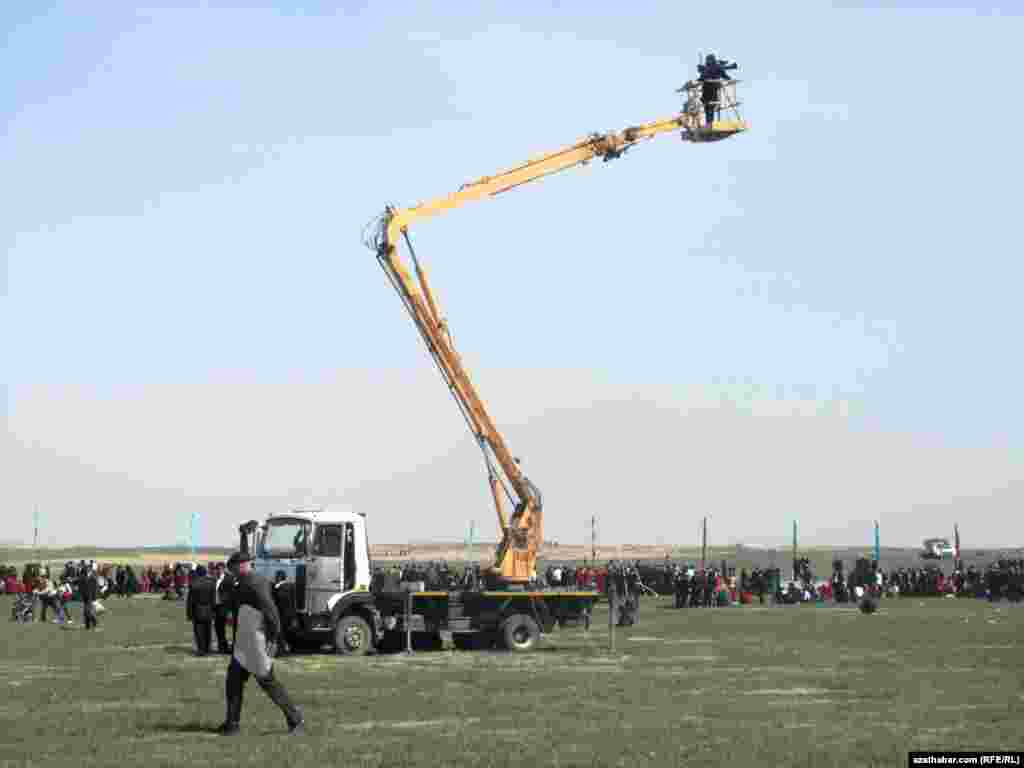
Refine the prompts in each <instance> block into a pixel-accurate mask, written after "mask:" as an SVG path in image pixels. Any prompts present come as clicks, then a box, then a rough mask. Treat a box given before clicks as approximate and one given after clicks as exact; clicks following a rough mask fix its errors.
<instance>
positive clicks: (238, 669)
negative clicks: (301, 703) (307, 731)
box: [218, 552, 305, 736]
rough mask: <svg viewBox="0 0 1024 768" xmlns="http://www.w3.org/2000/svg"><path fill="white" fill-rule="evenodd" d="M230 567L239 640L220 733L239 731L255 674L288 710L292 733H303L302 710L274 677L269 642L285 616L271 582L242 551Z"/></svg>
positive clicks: (226, 683) (272, 697) (225, 685)
mask: <svg viewBox="0 0 1024 768" xmlns="http://www.w3.org/2000/svg"><path fill="white" fill-rule="evenodd" d="M228 569H229V570H230V571H232V572H233V573H234V574H235V575H236V576H237V581H236V583H235V586H234V587H233V589H232V590H231V596H230V605H231V607H232V608H233V612H234V615H235V622H236V624H235V643H234V652H233V654H232V656H231V663H230V664H229V665H228V675H227V680H226V681H225V684H224V692H225V696H226V698H227V717H226V718H225V720H224V723H223V725H221V726H220V728H219V729H218V732H219V733H221V734H224V735H225V736H228V735H233V734H236V733H238V732H239V723H240V720H241V717H242V694H243V692H244V691H245V684H246V683H247V682H248V680H249V676H250V675H253V676H255V678H256V682H257V683H259V686H260V688H262V689H263V692H264V693H266V694H267V696H269V697H270V700H271V701H273V702H274V703H275V704H276V705H277V706H278V707H279V708H280V709H281V712H283V713H284V716H285V720H286V721H287V722H288V733H290V734H295V735H300V734H302V733H303V732H304V726H305V720H304V719H303V716H302V710H301V709H299V708H298V707H296V706H295V705H294V704H292V702H291V699H290V698H289V697H288V692H287V691H286V690H285V688H284V686H283V685H281V683H280V681H278V680H277V679H276V678H275V677H274V659H273V657H272V656H271V655H270V653H269V652H268V650H267V643H268V642H271V643H272V642H274V641H275V640H277V638H278V637H280V635H281V617H280V616H279V614H278V612H277V607H276V606H275V605H274V598H273V597H272V596H271V589H270V582H269V581H268V580H267V579H265V578H264V577H263V576H260V575H258V574H256V573H253V571H252V559H251V558H250V557H249V555H247V554H244V553H241V552H236V553H235V554H233V555H232V556H231V558H230V559H229V560H228Z"/></svg>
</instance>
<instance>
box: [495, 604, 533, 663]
mask: <svg viewBox="0 0 1024 768" xmlns="http://www.w3.org/2000/svg"><path fill="white" fill-rule="evenodd" d="M501 639H502V642H503V643H504V645H505V648H507V649H508V650H510V651H513V652H516V653H522V652H524V651H530V650H533V648H534V647H536V645H537V643H538V642H539V641H540V627H538V626H537V622H536V621H534V620H533V618H532V617H530V616H527V615H526V614H525V613H516V614H513V615H512V616H509V617H508V618H507V619H505V623H504V624H502V625H501Z"/></svg>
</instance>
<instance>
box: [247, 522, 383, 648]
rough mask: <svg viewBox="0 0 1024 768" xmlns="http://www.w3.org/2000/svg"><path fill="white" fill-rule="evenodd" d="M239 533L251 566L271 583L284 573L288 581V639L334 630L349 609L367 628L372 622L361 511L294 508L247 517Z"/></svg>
mask: <svg viewBox="0 0 1024 768" xmlns="http://www.w3.org/2000/svg"><path fill="white" fill-rule="evenodd" d="M239 532H240V534H241V538H240V542H239V546H240V549H241V550H242V551H244V552H248V553H249V554H250V555H251V556H252V558H253V570H254V571H255V572H256V573H258V574H260V575H261V576H265V577H266V578H267V579H269V580H270V581H271V583H274V582H275V581H277V580H278V576H279V575H283V577H284V580H285V581H286V582H287V583H288V584H289V585H290V587H291V589H290V590H289V592H290V594H292V595H293V596H294V597H293V600H294V614H295V615H294V619H295V620H294V621H293V622H292V626H291V627H290V628H289V634H291V635H292V636H293V637H300V636H308V635H311V634H318V633H334V632H335V631H336V627H337V624H338V622H339V621H340V620H341V619H342V618H343V617H344V616H345V615H347V614H349V613H353V612H354V613H356V614H357V615H363V614H365V615H363V619H364V620H365V621H366V622H367V624H368V627H367V629H369V627H371V626H372V625H373V616H372V597H371V596H370V548H369V542H368V539H367V533H366V516H365V515H364V514H360V513H358V512H354V511H353V510H352V509H350V508H348V507H345V506H328V507H316V508H301V509H294V510H291V511H289V512H286V513H283V514H273V515H269V516H268V517H267V518H266V519H265V520H264V521H263V522H258V521H256V520H250V521H248V522H246V523H243V524H242V525H240V526H239ZM361 608H365V609H366V610H360V609H361ZM282 618H284V617H282ZM360 639H361V638H360ZM365 642H368V643H369V642H372V641H371V639H370V638H369V637H367V638H365Z"/></svg>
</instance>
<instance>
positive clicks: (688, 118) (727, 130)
mask: <svg viewBox="0 0 1024 768" xmlns="http://www.w3.org/2000/svg"><path fill="white" fill-rule="evenodd" d="M713 82H715V83H716V84H717V85H718V103H717V106H716V107H715V114H714V120H713V121H712V123H711V124H710V125H708V123H707V118H706V116H705V110H704V98H703V94H704V83H703V82H701V81H700V80H688V81H687V82H686V84H685V85H683V87H682V88H680V89H678V91H677V93H681V94H682V95H683V99H684V101H683V117H684V120H683V133H682V139H683V141H693V142H708V141H721V140H722V139H727V138H729V137H730V136H735V135H736V134H737V133H742V132H743V131H745V130H747V129H748V128H749V127H750V126H749V125H747V123H746V122H745V121H744V120H743V118H742V117H741V116H740V101H739V100H738V99H737V97H736V85H737V84H738V83H740V82H741V81H740V80H715V81H713Z"/></svg>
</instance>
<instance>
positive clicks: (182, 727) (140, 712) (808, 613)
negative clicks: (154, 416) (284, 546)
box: [0, 597, 1024, 768]
mask: <svg viewBox="0 0 1024 768" xmlns="http://www.w3.org/2000/svg"><path fill="white" fill-rule="evenodd" d="M10 601H11V598H9V597H4V598H2V600H0V607H2V608H3V610H4V611H5V613H6V615H8V616H9V614H10ZM107 606H108V608H109V611H108V613H106V614H105V615H104V616H103V617H102V618H101V621H102V622H103V623H102V624H101V627H102V632H98V633H87V632H85V631H84V630H81V629H79V628H78V626H76V627H74V628H70V629H63V628H60V627H57V626H55V625H53V624H41V623H36V624H31V625H18V624H14V623H13V622H9V621H6V620H5V621H4V622H3V624H2V635H3V639H2V642H0V687H2V689H3V690H4V691H5V692H6V696H5V697H4V699H3V700H2V702H0V765H2V766H15V765H17V766H22V765H26V766H27V765H39V766H43V765H46V766H51V765H53V766H75V768H84V767H85V766H100V765H103V766H121V767H122V768H124V767H126V766H134V765H145V766H157V765H175V766H182V765H189V764H194V765H227V764H236V763H237V764H241V765H274V766H282V765H290V766H300V765H339V766H340V765H344V766H388V767H389V768H390V767H391V766H402V765H415V766H431V768H435V767H436V766H443V765H459V766H477V765H479V766H488V765H496V766H497V765H524V766H532V765H555V766H568V765H587V766H595V765H599V766H604V765H608V766H648V765H650V766H674V765H687V766H713V765H715V766H716V765H729V766H762V765H768V766H882V765H884V766H901V765H906V764H907V751H908V750H911V749H929V748H931V749H940V748H942V749H979V750H982V749H985V750H994V749H998V748H1003V749H1021V748H1022V747H1024V685H1022V683H1024V641H1022V629H1024V607H1018V606H1010V605H1008V604H1006V603H1001V604H996V605H995V606H992V605H990V604H988V603H987V602H984V601H979V600H946V599H929V600H919V599H912V598H905V599H902V600H886V601H883V602H882V604H881V609H880V610H879V612H878V613H876V614H874V615H870V616H868V615H862V614H860V613H859V612H857V611H856V610H855V609H852V608H847V607H843V606H786V607H765V608H760V607H743V608H737V607H734V608H724V609H714V610H703V609H702V610H693V609H687V610H684V611H676V610H673V609H671V607H670V606H671V603H670V601H669V600H667V599H662V600H653V599H649V600H647V601H646V602H645V603H644V605H643V606H642V611H641V617H640V619H641V621H640V624H639V625H638V626H636V627H632V628H629V629H618V630H617V631H616V636H615V646H616V647H615V650H614V651H610V650H609V642H608V641H609V638H608V629H607V620H606V619H605V620H604V621H600V620H599V621H597V622H596V624H595V626H594V627H593V628H592V629H591V631H590V633H589V634H585V633H584V632H583V631H582V630H572V631H571V632H570V631H566V632H565V633H564V634H554V635H551V636H549V637H548V638H546V640H545V642H544V643H543V645H542V647H541V649H540V650H539V651H537V652H534V653H532V654H528V655H511V654H507V653H500V652H482V651H465V652H457V651H450V650H445V651H433V652H427V651H425V652H417V653H416V654H414V655H413V656H411V657H407V656H405V655H404V654H396V655H383V656H375V657H368V658H364V659H343V658H338V657H335V656H332V655H330V654H327V653H318V654H310V655H305V656H299V657H292V658H287V659H283V660H281V661H279V662H278V666H277V669H278V676H279V677H280V678H281V679H282V680H283V681H284V683H285V685H286V686H287V687H288V689H289V690H290V691H291V693H292V695H293V697H294V698H295V699H296V700H297V702H298V703H300V704H301V705H302V706H303V707H304V709H305V711H306V717H307V722H308V728H307V734H306V735H305V736H304V737H301V738H289V737H287V736H286V734H285V724H284V719H283V717H281V715H280V714H279V712H278V711H277V710H276V709H274V708H273V707H272V705H271V704H270V703H269V701H268V700H267V699H266V697H265V696H264V694H263V693H262V691H260V690H259V688H258V687H257V686H256V685H255V683H254V682H252V681H250V684H249V686H248V687H247V689H246V703H245V710H244V712H243V734H242V736H241V737H236V738H233V739H225V738H224V737H220V736H217V735H214V734H213V733H211V730H212V729H213V728H215V727H216V726H217V725H218V724H219V723H220V722H221V720H222V719H223V715H224V711H223V709H224V707H223V683H224V672H225V668H226V659H227V657H225V656H214V657H208V658H196V657H194V656H193V655H192V646H191V631H190V626H189V625H188V624H186V623H185V621H184V608H183V604H181V603H170V602H164V601H161V600H159V599H155V598H151V597H136V598H132V599H128V600H119V599H116V598H114V599H109V600H108V601H107ZM601 608H602V609H603V606H601ZM74 609H75V614H74V617H75V619H76V620H80V619H81V607H80V605H79V604H77V603H76V604H74ZM236 752H237V757H235V756H234V754H233V753H236Z"/></svg>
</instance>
